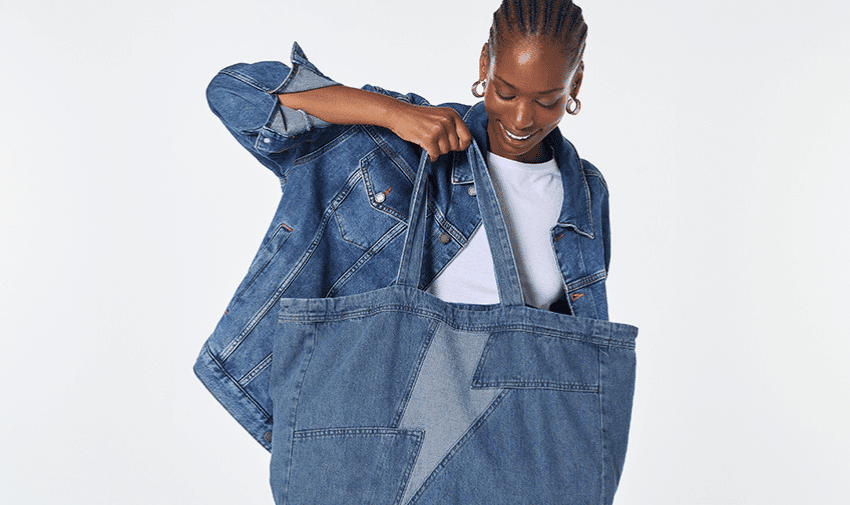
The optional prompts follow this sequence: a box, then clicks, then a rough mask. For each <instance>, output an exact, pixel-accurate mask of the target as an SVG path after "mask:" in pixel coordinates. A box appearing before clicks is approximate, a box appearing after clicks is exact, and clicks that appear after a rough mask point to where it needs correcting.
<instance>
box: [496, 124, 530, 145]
mask: <svg viewBox="0 0 850 505" xmlns="http://www.w3.org/2000/svg"><path fill="white" fill-rule="evenodd" d="M499 126H501V127H502V131H504V132H505V135H506V136H507V137H508V138H510V139H513V140H516V141H519V142H522V141H524V140H528V139H530V138H531V136H532V135H534V132H531V133H529V134H528V135H526V136H524V137H523V136H520V135H516V134H514V133H511V131H510V130H508V129H507V128H505V125H503V124H502V123H499Z"/></svg>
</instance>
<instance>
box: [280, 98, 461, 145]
mask: <svg viewBox="0 0 850 505" xmlns="http://www.w3.org/2000/svg"><path fill="white" fill-rule="evenodd" d="M277 97H278V100H279V101H280V103H281V104H282V105H283V106H285V107H287V108H289V109H296V110H303V111H304V112H306V113H307V114H310V115H311V116H315V117H317V118H319V119H321V120H323V121H326V122H328V123H334V124H373V125H377V126H383V127H384V128H388V129H390V130H392V132H393V133H395V134H396V135H398V136H399V137H401V138H402V139H404V140H407V141H408V142H413V143H415V144H417V145H419V146H420V147H422V148H423V149H425V150H426V151H428V154H429V156H430V158H431V161H435V160H436V159H437V158H438V157H440V156H441V155H443V154H446V153H448V152H449V151H461V150H464V149H466V148H467V147H469V144H470V143H471V142H472V134H471V133H470V132H469V129H468V128H467V127H466V125H465V124H463V121H462V120H461V118H460V116H458V114H457V112H455V111H454V110H453V109H451V108H448V107H428V106H420V105H414V104H411V103H407V102H404V101H401V100H397V99H395V98H392V97H390V96H387V95H382V94H380V93H373V92H371V91H366V90H362V89H356V88H349V87H345V86H333V87H326V88H320V89H314V90H309V91H303V92H297V93H281V94H278V95H277Z"/></svg>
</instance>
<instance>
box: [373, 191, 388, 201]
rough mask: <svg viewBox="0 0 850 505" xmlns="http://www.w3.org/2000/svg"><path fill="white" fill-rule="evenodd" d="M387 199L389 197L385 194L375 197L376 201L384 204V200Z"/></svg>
mask: <svg viewBox="0 0 850 505" xmlns="http://www.w3.org/2000/svg"><path fill="white" fill-rule="evenodd" d="M386 199H387V195H385V194H383V193H378V194H376V195H375V201H376V202H378V203H384V200H386Z"/></svg>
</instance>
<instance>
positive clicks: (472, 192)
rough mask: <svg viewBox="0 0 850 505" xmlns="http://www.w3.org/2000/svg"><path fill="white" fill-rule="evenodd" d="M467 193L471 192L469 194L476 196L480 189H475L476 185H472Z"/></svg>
mask: <svg viewBox="0 0 850 505" xmlns="http://www.w3.org/2000/svg"><path fill="white" fill-rule="evenodd" d="M467 193H469V196H475V195H477V194H478V191H476V190H475V186H470V187H469V189H468V190H467Z"/></svg>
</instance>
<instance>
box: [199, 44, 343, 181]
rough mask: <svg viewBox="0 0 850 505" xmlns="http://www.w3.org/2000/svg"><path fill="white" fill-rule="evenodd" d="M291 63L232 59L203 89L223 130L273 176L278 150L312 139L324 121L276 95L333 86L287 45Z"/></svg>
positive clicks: (297, 49)
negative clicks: (284, 104) (281, 102)
mask: <svg viewBox="0 0 850 505" xmlns="http://www.w3.org/2000/svg"><path fill="white" fill-rule="evenodd" d="M291 61H292V67H291V68H290V67H288V66H286V65H284V64H283V63H280V62H276V61H264V62H260V63H253V64H247V63H237V64H236V65H232V66H229V67H227V68H225V69H223V70H222V71H220V72H219V73H218V74H217V75H216V76H215V77H213V79H212V81H211V82H210V84H209V86H208V87H207V102H208V103H209V106H210V109H212V111H213V113H214V114H215V115H216V116H218V118H219V119H221V122H222V123H224V126H225V127H227V129H228V131H230V133H231V134H232V135H233V136H234V137H235V138H236V140H237V141H239V143H240V144H242V146H243V147H244V148H245V149H247V150H248V151H249V152H250V153H251V154H252V155H254V157H255V158H257V160H259V161H260V163H262V164H263V165H265V166H266V167H267V168H269V169H270V170H271V171H272V172H274V173H275V174H276V175H278V177H280V176H282V174H283V167H282V166H281V165H280V163H279V161H280V160H281V157H280V156H276V155H277V154H278V153H282V152H283V151H286V150H288V149H290V148H292V147H294V146H296V145H298V144H299V143H301V142H305V141H310V140H313V139H314V138H316V137H318V136H319V135H320V134H321V132H322V129H323V128H326V127H328V126H330V123H327V122H325V121H322V120H321V119H319V118H317V117H315V116H311V115H309V114H307V113H305V112H304V111H301V110H293V109H290V108H288V107H284V106H283V105H281V104H280V101H278V99H277V94H278V93H294V92H298V91H307V90H311V89H318V88H324V87H327V86H336V85H339V83H337V82H335V81H333V80H331V79H329V78H328V77H326V76H325V75H324V74H322V73H321V72H320V71H319V69H317V68H316V67H315V66H313V64H312V63H310V62H309V61H308V60H307V57H306V56H305V55H304V52H303V51H302V50H301V47H299V46H298V43H294V44H293V45H292V55H291Z"/></svg>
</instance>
